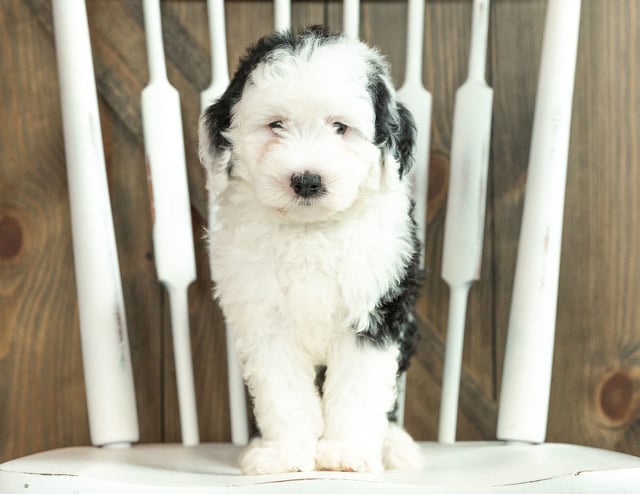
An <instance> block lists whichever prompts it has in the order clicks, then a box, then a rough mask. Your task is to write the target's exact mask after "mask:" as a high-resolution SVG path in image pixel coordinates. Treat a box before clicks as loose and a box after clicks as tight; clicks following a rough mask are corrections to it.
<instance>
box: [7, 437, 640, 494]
mask: <svg viewBox="0 0 640 494" xmlns="http://www.w3.org/2000/svg"><path fill="white" fill-rule="evenodd" d="M421 447H422V449H423V452H424V455H425V458H426V465H425V467H424V468H422V469H420V470H415V471H414V470H406V471H388V472H385V473H383V474H379V475H373V474H357V473H343V472H311V473H290V474H282V475H262V476H245V475H242V474H241V472H240V470H239V468H238V463H237V458H238V455H239V453H240V451H241V448H240V447H238V446H233V445H231V444H202V445H200V446H195V447H184V446H181V445H175V444H152V445H138V446H135V447H133V448H130V449H105V448H93V447H79V448H65V449H59V450H54V451H47V452H44V453H38V454H34V455H31V456H27V457H24V458H20V459H17V460H13V461H9V462H7V463H4V464H2V465H0V492H1V493H2V494H12V493H17V492H21V493H26V494H38V493H42V494H56V493H61V492H65V493H67V492H69V493H70V492H73V493H74V494H75V493H77V494H83V493H90V494H103V493H104V494H107V493H108V494H114V493H115V494H133V493H135V494H139V493H145V494H146V493H149V494H151V493H154V494H155V493H163V494H187V493H204V492H206V493H214V492H221V491H223V490H227V489H230V488H231V489H233V492H239V493H243V492H250V491H254V490H255V491H258V492H261V493H271V492H278V493H281V492H318V493H326V492H328V491H329V490H333V491H336V492H349V493H352V492H353V493H358V492H367V493H372V492H393V493H396V492H429V493H461V494H464V493H485V492H493V491H494V490H497V491H498V492H514V493H520V492H522V493H528V492H558V493H562V494H566V493H573V492H575V493H588V492H612V493H615V494H624V493H629V494H631V493H633V494H636V493H638V492H640V458H637V457H634V456H629V455H625V454H621V453H615V452H611V451H605V450H598V449H594V448H587V447H583V446H572V445H567V444H541V445H526V444H506V443H500V442H490V443H487V442H467V443H457V444H455V445H451V446H445V445H441V444H438V443H421Z"/></svg>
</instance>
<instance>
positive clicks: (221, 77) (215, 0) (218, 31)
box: [200, 0, 229, 111]
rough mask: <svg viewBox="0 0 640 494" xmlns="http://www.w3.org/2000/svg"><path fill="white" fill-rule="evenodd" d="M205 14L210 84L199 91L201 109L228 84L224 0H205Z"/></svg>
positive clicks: (218, 95) (213, 99)
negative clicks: (209, 54)
mask: <svg viewBox="0 0 640 494" xmlns="http://www.w3.org/2000/svg"><path fill="white" fill-rule="evenodd" d="M207 14H208V19H209V41H210V44H211V84H209V86H208V87H207V88H206V89H205V90H204V91H202V92H201V93H200V108H201V110H202V111H204V110H205V109H206V108H207V107H208V106H209V105H210V104H211V103H213V102H214V101H215V100H217V99H218V98H219V97H220V96H221V95H222V93H224V91H225V89H227V86H228V85H229V62H228V59H227V34H226V25H225V16H224V0H207Z"/></svg>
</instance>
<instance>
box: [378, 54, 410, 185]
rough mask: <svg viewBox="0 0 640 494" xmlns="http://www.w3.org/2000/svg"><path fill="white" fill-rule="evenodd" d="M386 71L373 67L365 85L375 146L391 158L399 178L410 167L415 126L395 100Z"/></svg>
mask: <svg viewBox="0 0 640 494" xmlns="http://www.w3.org/2000/svg"><path fill="white" fill-rule="evenodd" d="M386 72H387V71H386V70H385V68H384V67H383V66H378V67H375V66H374V71H373V74H372V76H371V81H370V85H369V92H370V94H371V97H372V100H373V106H374V110H375V118H376V123H375V129H376V133H375V144H376V145H377V146H379V147H381V148H382V149H383V152H386V153H390V154H391V155H392V156H393V157H394V158H395V160H396V161H397V162H398V164H399V170H398V173H399V174H400V178H401V179H402V178H403V177H404V176H405V175H406V174H407V173H408V172H409V170H411V167H412V166H413V152H414V147H415V140H416V126H415V123H414V120H413V115H411V112H410V111H409V110H408V109H407V108H406V107H405V106H404V105H403V104H402V103H400V102H398V101H396V99H395V93H394V92H393V89H392V87H391V83H390V81H389V78H388V74H387V73H386Z"/></svg>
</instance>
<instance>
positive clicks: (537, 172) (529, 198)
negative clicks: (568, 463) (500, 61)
mask: <svg viewBox="0 0 640 494" xmlns="http://www.w3.org/2000/svg"><path fill="white" fill-rule="evenodd" d="M579 24H580V0H549V3H548V6H547V14H546V21H545V31H544V39H543V45H542V59H541V62H540V76H539V80H538V92H537V96H536V108H535V116H534V121H533V135H532V137H531V151H530V155H529V168H528V172H527V187H526V193H525V203H524V212H523V217H522V227H521V231H520V245H519V247H518V261H517V264H516V273H515V281H514V287H513V298H512V301H511V314H510V317H509V332H508V336H507V345H506V354H505V361H504V369H503V371H504V373H503V378H502V391H501V393H500V396H501V398H500V410H499V414H498V437H499V438H500V439H506V440H514V441H528V442H543V441H544V439H545V435H546V429H547V415H548V407H549V390H550V387H551V367H552V362H553V346H554V336H555V319H556V305H557V298H558V274H559V270H560V248H561V240H562V219H563V211H564V193H565V182H566V174H567V157H568V153H569V133H570V128H571V107H572V101H573V86H574V77H575V67H576V52H577V46H578V31H579Z"/></svg>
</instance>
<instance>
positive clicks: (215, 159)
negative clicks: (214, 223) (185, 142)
mask: <svg viewBox="0 0 640 494" xmlns="http://www.w3.org/2000/svg"><path fill="white" fill-rule="evenodd" d="M231 106H232V103H231V101H230V98H225V95H223V96H222V97H221V98H220V99H219V100H218V101H216V102H215V103H214V104H212V105H211V106H209V107H208V108H207V109H206V110H205V111H204V112H203V113H202V115H201V116H200V127H199V130H198V140H199V153H200V161H201V162H202V164H203V165H204V167H205V169H206V171H207V188H208V189H209V191H210V192H211V193H216V192H222V191H223V190H224V189H225V188H226V187H227V185H228V183H229V175H230V174H231V153H232V145H231V142H230V141H229V140H228V139H227V138H226V137H224V134H223V132H224V131H226V130H228V129H229V127H230V126H231Z"/></svg>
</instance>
